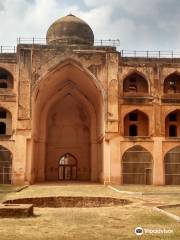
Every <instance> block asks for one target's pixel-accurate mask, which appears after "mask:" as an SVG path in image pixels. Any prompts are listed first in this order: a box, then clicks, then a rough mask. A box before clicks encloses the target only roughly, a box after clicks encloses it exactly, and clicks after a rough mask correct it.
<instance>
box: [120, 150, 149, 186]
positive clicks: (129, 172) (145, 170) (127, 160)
mask: <svg viewBox="0 0 180 240" xmlns="http://www.w3.org/2000/svg"><path fill="white" fill-rule="evenodd" d="M152 167H153V164H152V156H151V154H150V153H149V152H148V151H147V150H146V149H145V148H143V147H141V146H134V147H132V148H130V149H128V150H127V151H126V152H125V153H124V155H123V157H122V175H123V184H152Z"/></svg>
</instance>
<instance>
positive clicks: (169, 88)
mask: <svg viewBox="0 0 180 240" xmlns="http://www.w3.org/2000/svg"><path fill="white" fill-rule="evenodd" d="M164 93H166V94H175V93H180V73H179V72H177V71H175V72H173V73H171V74H169V75H168V76H167V77H166V78H165V79H164Z"/></svg>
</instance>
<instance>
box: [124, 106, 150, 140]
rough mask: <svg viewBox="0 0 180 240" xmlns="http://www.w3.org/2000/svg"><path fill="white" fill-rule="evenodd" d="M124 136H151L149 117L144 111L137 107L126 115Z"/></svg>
mask: <svg viewBox="0 0 180 240" xmlns="http://www.w3.org/2000/svg"><path fill="white" fill-rule="evenodd" d="M124 136H129V137H135V136H141V137H142V136H143V137H144V136H149V117H148V115H147V114H146V113H144V112H143V111H140V110H138V109H135V110H133V111H130V112H128V113H127V114H126V115H125V117H124Z"/></svg>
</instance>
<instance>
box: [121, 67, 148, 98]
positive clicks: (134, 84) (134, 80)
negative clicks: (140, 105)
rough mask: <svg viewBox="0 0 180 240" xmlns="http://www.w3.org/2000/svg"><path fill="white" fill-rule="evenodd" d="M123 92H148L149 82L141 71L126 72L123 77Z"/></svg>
mask: <svg viewBox="0 0 180 240" xmlns="http://www.w3.org/2000/svg"><path fill="white" fill-rule="evenodd" d="M123 92H124V93H136V94H138V93H139V94H141V93H146V94H147V93H148V92H149V82H148V80H147V79H146V77H145V76H144V74H142V73H141V72H139V71H137V70H133V71H132V72H130V73H128V74H127V75H126V76H125V78H124V79H123Z"/></svg>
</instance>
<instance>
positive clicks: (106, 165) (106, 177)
mask: <svg viewBox="0 0 180 240" xmlns="http://www.w3.org/2000/svg"><path fill="white" fill-rule="evenodd" d="M103 181H104V184H108V183H110V146H109V141H107V140H104V142H103Z"/></svg>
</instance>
